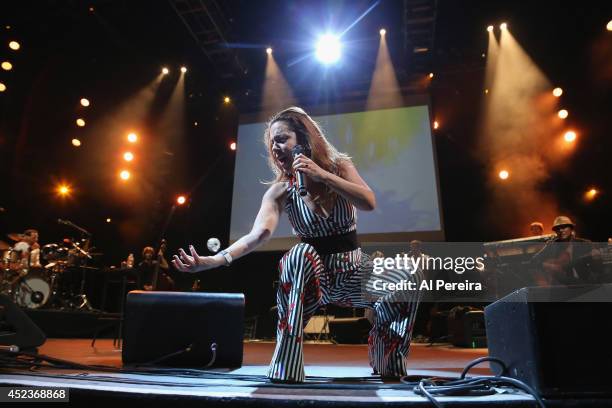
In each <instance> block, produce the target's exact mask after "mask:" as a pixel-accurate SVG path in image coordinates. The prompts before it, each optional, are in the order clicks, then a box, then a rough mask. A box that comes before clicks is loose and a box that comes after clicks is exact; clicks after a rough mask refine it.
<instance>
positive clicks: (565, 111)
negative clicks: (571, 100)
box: [557, 109, 569, 119]
mask: <svg viewBox="0 0 612 408" xmlns="http://www.w3.org/2000/svg"><path fill="white" fill-rule="evenodd" d="M557 115H558V116H559V117H560V118H561V119H565V118H567V115H569V112H568V111H567V110H565V109H561V110H560V111H559V112H558V113H557Z"/></svg>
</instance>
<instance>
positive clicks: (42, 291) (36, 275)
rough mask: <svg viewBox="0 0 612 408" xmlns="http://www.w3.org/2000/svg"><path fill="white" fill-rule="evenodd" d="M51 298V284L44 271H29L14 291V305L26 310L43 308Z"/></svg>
mask: <svg viewBox="0 0 612 408" xmlns="http://www.w3.org/2000/svg"><path fill="white" fill-rule="evenodd" d="M50 296H51V284H50V283H49V279H48V278H47V274H46V271H45V270H44V269H42V270H40V269H30V273H28V275H27V276H26V277H25V278H23V280H21V282H20V283H19V284H18V287H17V289H16V290H15V303H17V304H18V305H19V306H22V307H27V308H28V309H38V308H40V307H43V306H44V305H45V304H46V303H47V302H48V301H49V297H50Z"/></svg>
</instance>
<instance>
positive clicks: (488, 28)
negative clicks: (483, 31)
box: [487, 25, 493, 33]
mask: <svg viewBox="0 0 612 408" xmlns="http://www.w3.org/2000/svg"><path fill="white" fill-rule="evenodd" d="M487 31H488V32H490V33H492V32H493V26H492V25H490V26H488V27H487Z"/></svg>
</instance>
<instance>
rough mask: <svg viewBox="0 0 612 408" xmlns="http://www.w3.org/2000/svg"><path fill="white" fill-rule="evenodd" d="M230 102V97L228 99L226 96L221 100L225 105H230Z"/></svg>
mask: <svg viewBox="0 0 612 408" xmlns="http://www.w3.org/2000/svg"><path fill="white" fill-rule="evenodd" d="M231 101H232V100H231V99H230V97H229V96H226V97H225V98H223V102H224V103H226V104H227V103H230V102H231Z"/></svg>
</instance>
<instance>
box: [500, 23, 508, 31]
mask: <svg viewBox="0 0 612 408" xmlns="http://www.w3.org/2000/svg"><path fill="white" fill-rule="evenodd" d="M499 29H500V30H507V29H508V24H507V23H501V24H500V25H499Z"/></svg>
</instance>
